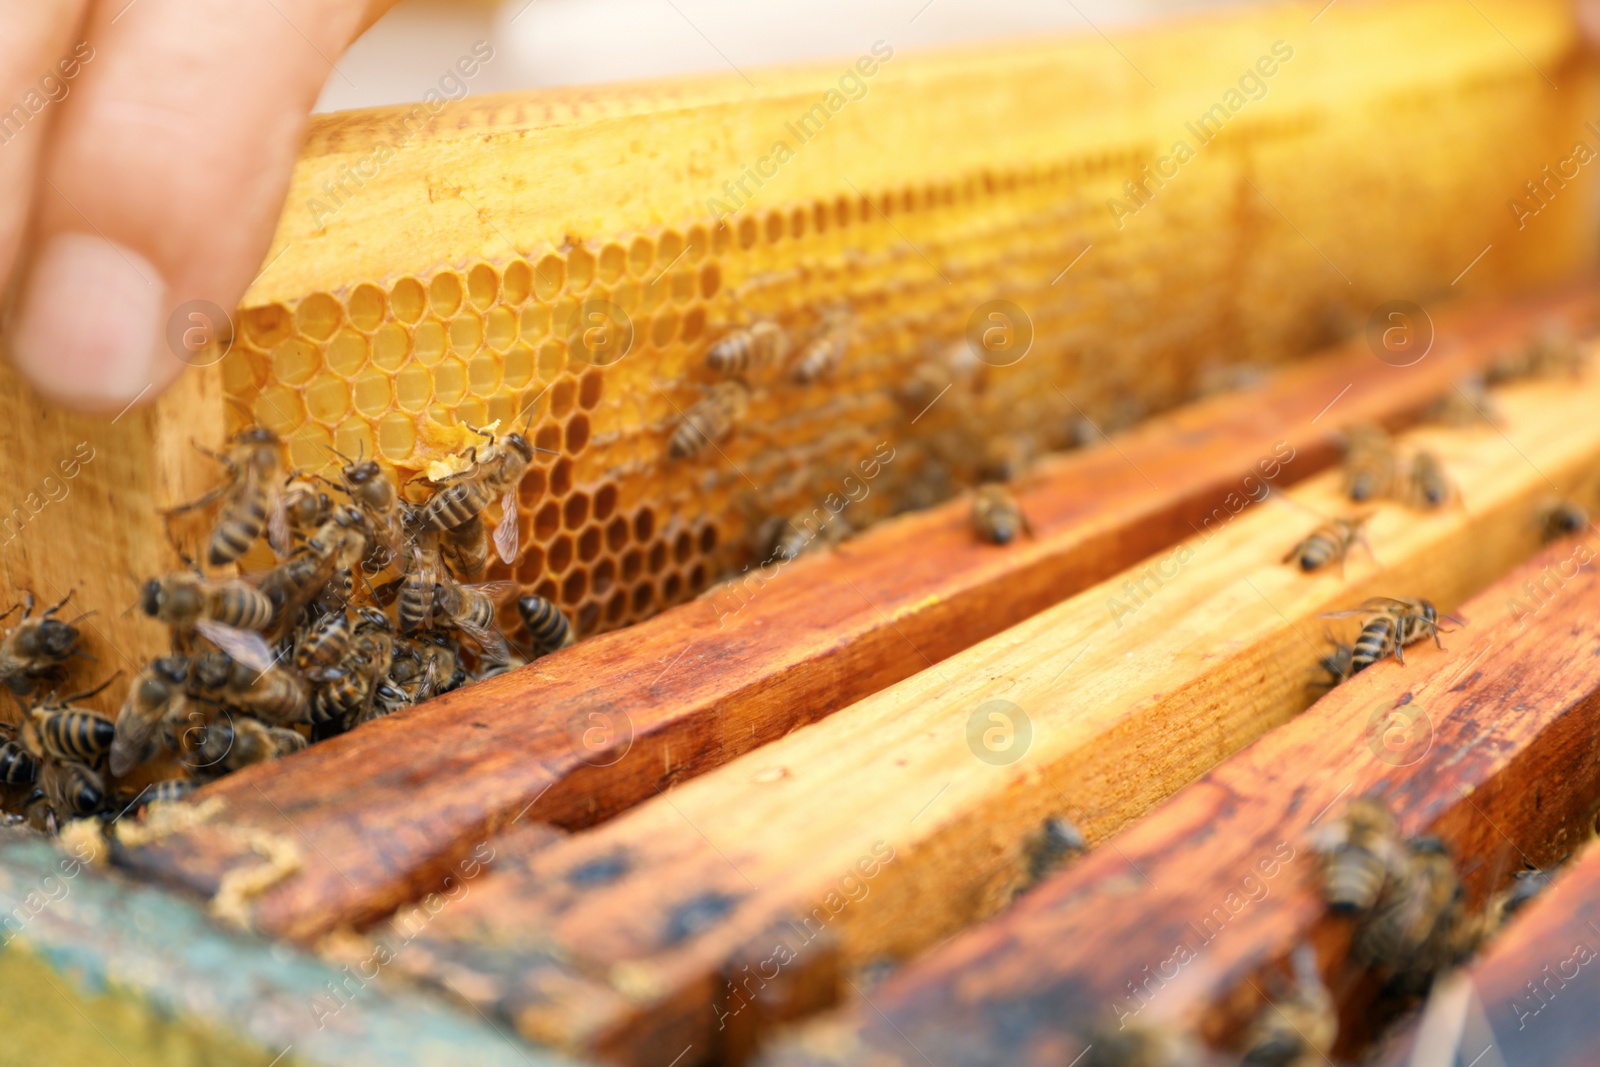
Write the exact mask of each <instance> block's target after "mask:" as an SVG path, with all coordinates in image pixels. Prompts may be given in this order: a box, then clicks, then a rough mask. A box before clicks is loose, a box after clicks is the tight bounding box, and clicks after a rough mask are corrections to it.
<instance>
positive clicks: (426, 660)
mask: <svg viewBox="0 0 1600 1067" xmlns="http://www.w3.org/2000/svg"><path fill="white" fill-rule="evenodd" d="M389 680H390V681H391V682H393V683H394V685H395V687H396V688H398V689H399V690H400V693H401V695H402V697H403V698H404V700H405V702H406V703H407V704H419V703H421V702H422V701H424V700H427V699H428V698H429V697H432V696H436V695H438V694H439V693H446V692H449V691H450V690H452V689H455V688H457V687H459V686H461V685H463V684H464V683H465V682H466V681H467V673H466V670H465V669H464V668H463V667H462V666H461V663H460V661H459V660H458V659H457V657H456V654H455V649H454V647H453V646H452V643H451V642H450V640H449V639H448V638H447V637H446V635H444V634H441V633H438V632H431V633H426V634H423V635H422V636H421V638H418V639H410V638H407V639H402V640H400V641H397V642H396V643H395V652H394V660H393V662H392V663H391V664H390V668H389ZM380 695H381V694H380Z"/></svg>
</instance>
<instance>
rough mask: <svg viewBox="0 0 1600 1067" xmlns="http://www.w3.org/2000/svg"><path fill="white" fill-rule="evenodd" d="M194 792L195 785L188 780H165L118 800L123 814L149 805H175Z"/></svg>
mask: <svg viewBox="0 0 1600 1067" xmlns="http://www.w3.org/2000/svg"><path fill="white" fill-rule="evenodd" d="M194 791H195V783H194V782H193V781H191V780H190V779H188V778H167V779H165V780H163V781H160V782H152V783H151V784H150V785H147V786H145V787H144V788H143V789H141V790H139V792H138V793H137V794H135V795H133V796H127V795H124V796H123V797H121V798H119V803H121V804H122V806H123V813H124V814H127V813H130V812H137V811H141V810H143V809H144V808H147V807H149V806H150V805H151V804H176V803H177V802H178V801H180V800H183V799H185V798H187V797H188V796H189V794H191V793H193V792H194Z"/></svg>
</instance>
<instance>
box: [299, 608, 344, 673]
mask: <svg viewBox="0 0 1600 1067" xmlns="http://www.w3.org/2000/svg"><path fill="white" fill-rule="evenodd" d="M351 633H352V629H351V624H350V613H349V612H348V611H344V610H340V611H330V612H328V613H327V614H326V615H324V616H322V617H321V618H320V619H318V620H317V621H316V622H314V623H312V624H311V626H310V627H309V628H308V629H306V630H304V631H303V632H302V633H301V634H300V635H299V637H298V639H297V640H296V642H295V649H294V665H295V666H296V667H298V668H299V669H300V670H303V671H304V670H309V669H310V668H312V667H331V666H333V665H334V664H336V663H338V662H339V661H340V660H342V659H344V657H345V653H347V652H349V651H350V637H351Z"/></svg>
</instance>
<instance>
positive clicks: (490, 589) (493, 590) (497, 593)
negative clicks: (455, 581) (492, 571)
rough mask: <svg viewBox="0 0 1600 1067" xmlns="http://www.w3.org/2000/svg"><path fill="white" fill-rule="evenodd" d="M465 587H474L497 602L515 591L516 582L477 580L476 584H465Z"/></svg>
mask: <svg viewBox="0 0 1600 1067" xmlns="http://www.w3.org/2000/svg"><path fill="white" fill-rule="evenodd" d="M466 588H468V589H476V590H477V591H478V592H480V593H482V594H483V595H484V596H486V597H488V598H489V599H490V600H493V601H494V602H495V603H497V604H498V603H499V602H500V601H502V600H504V599H505V598H506V597H508V596H510V595H511V594H512V593H515V592H517V588H518V587H517V583H516V582H509V581H502V582H479V583H478V584H476V585H469V586H466Z"/></svg>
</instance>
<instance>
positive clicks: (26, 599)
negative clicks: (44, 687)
mask: <svg viewBox="0 0 1600 1067" xmlns="http://www.w3.org/2000/svg"><path fill="white" fill-rule="evenodd" d="M70 599H72V594H71V593H68V594H67V595H66V596H64V597H62V598H61V603H59V604H54V605H52V606H50V607H48V608H46V609H45V610H44V611H42V612H40V613H39V614H38V615H34V614H33V607H34V600H33V594H32V593H27V592H25V593H24V594H23V602H22V603H21V604H16V605H13V606H12V607H11V608H10V609H8V610H7V611H6V613H5V615H0V618H5V616H6V615H10V614H11V612H13V611H16V610H17V608H19V607H20V608H21V609H22V621H21V622H19V623H17V625H16V626H14V627H13V628H12V629H11V630H10V631H9V632H8V633H7V634H6V636H5V639H4V640H3V641H0V681H4V682H5V684H6V686H7V688H9V689H10V690H11V691H12V692H13V693H15V694H17V695H18V696H23V695H25V694H27V693H29V692H31V691H32V690H33V689H34V688H35V687H37V686H38V685H39V684H40V683H50V682H59V681H60V680H61V677H62V675H63V673H64V670H63V667H62V664H63V663H65V662H66V661H67V660H68V659H69V658H71V656H72V654H73V653H74V652H76V651H77V648H78V629H77V627H75V626H73V625H72V624H71V623H66V622H62V621H61V620H60V619H58V618H56V617H55V614H56V612H58V611H60V610H61V609H62V608H63V607H65V606H66V603H67V601H68V600H70Z"/></svg>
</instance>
